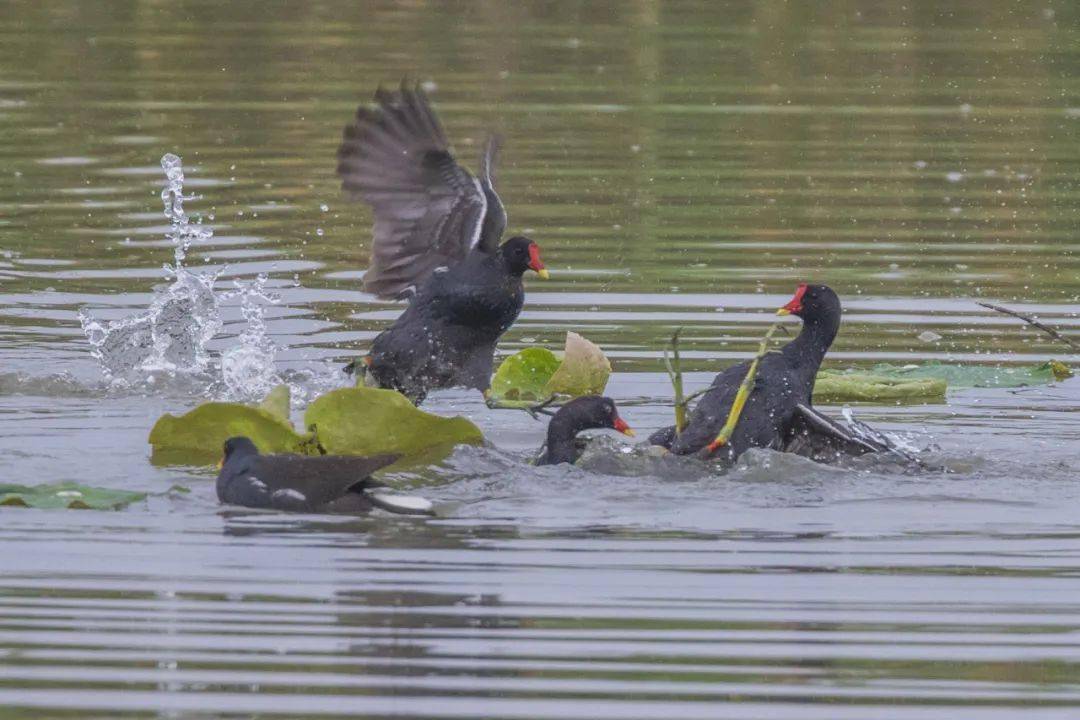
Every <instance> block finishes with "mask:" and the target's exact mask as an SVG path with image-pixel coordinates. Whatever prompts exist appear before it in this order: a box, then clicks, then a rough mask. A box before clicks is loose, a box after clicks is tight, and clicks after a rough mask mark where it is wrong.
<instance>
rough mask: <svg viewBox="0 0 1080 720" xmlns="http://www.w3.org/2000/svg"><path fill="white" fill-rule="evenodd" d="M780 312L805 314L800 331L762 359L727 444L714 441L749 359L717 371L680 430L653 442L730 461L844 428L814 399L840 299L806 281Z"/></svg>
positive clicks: (682, 452)
mask: <svg viewBox="0 0 1080 720" xmlns="http://www.w3.org/2000/svg"><path fill="white" fill-rule="evenodd" d="M777 314H778V315H795V316H797V317H799V318H802V321H803V326H802V331H801V332H800V333H799V336H798V337H796V338H795V339H794V340H792V341H791V342H789V343H788V344H787V345H785V346H784V347H783V348H781V349H780V350H779V351H775V352H770V353H768V354H766V355H765V356H764V357H762V358H761V360H760V363H759V365H758V369H757V375H756V380H755V383H754V386H753V389H752V391H751V392H750V395H749V397H748V398H747V401H746V405H745V407H744V408H743V410H742V414H741V416H740V418H739V421H738V424H737V425H736V426H735V429H734V431H733V432H732V435H731V437H730V438H729V439H728V441H727V443H726V444H724V445H722V446H720V447H715V446H714V444H713V441H714V440H715V439H716V437H717V434H718V433H719V432H720V430H721V428H722V427H723V426H724V423H725V422H726V421H727V419H728V415H729V413H730V412H731V408H732V404H733V403H734V401H735V397H736V395H737V394H738V391H739V386H740V384H741V383H742V381H743V378H745V377H746V373H747V371H748V370H749V368H750V362H743V363H739V364H738V365H734V366H732V367H729V368H728V369H726V370H724V371H723V372H722V373H720V374H719V375H717V376H716V379H715V380H713V383H712V386H711V387H710V389H709V390H708V391H707V392H706V393H705V394H704V395H703V396H702V397H701V400H700V401H698V404H697V406H696V407H695V408H694V411H693V413H692V414H691V415H690V419H689V421H688V422H687V425H686V427H685V428H684V429H683V431H682V432H681V433H678V434H677V435H676V433H675V429H674V428H671V427H669V428H664V429H661V430H659V431H657V432H656V433H654V434H653V435H652V437H650V438H649V440H650V442H652V443H653V444H654V445H662V446H664V447H667V448H668V449H670V450H671V452H673V453H675V454H677V455H692V454H694V453H699V452H703V451H704V452H705V453H709V454H711V455H712V457H713V458H714V459H721V460H726V461H729V462H730V461H733V460H734V459H735V458H737V457H738V456H739V455H741V454H742V453H743V452H745V451H746V450H748V449H749V448H752V447H758V448H772V449H776V450H784V449H786V447H787V446H788V445H789V444H791V443H792V442H793V441H794V440H795V439H796V438H799V437H803V438H804V437H805V436H806V435H807V434H808V433H825V434H828V435H835V433H839V432H841V430H840V429H839V428H837V427H836V423H835V422H833V421H830V420H828V418H825V417H824V416H821V415H820V414H818V413H817V412H816V411H815V410H814V409H813V405H812V404H811V396H812V394H813V390H814V380H815V378H816V377H817V373H818V369H819V368H820V367H821V361H822V360H823V359H824V358H825V353H826V352H827V351H828V349H829V346H831V345H832V342H833V339H834V338H835V337H836V333H837V331H838V330H839V329H840V314H841V307H840V299H839V298H838V297H837V295H836V293H835V292H833V291H832V289H831V288H829V287H827V286H825V285H806V284H802V285H799V287H798V289H797V290H796V292H795V296H794V297H793V298H792V299H791V301H790V302H788V303H787V304H786V305H784V306H783V307H782V308H780V309H779V310H778V311H777ZM836 439H837V441H839V440H840V438H839V437H837V438H836ZM848 439H850V438H848ZM853 447H854V446H853ZM860 447H861V446H860ZM868 451H870V450H867V449H865V448H863V449H862V450H861V452H868ZM855 454H860V453H855Z"/></svg>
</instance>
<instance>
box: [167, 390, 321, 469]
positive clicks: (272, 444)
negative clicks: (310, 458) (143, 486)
mask: <svg viewBox="0 0 1080 720" xmlns="http://www.w3.org/2000/svg"><path fill="white" fill-rule="evenodd" d="M236 435H244V436H246V437H249V438H251V440H252V442H254V443H255V446H256V447H258V448H259V451H260V452H264V453H306V454H313V453H317V452H318V450H317V449H316V448H314V447H313V445H312V444H311V442H310V439H309V438H306V437H303V436H300V435H298V434H297V433H296V431H295V430H293V427H292V425H290V424H289V422H288V420H284V419H282V418H281V417H279V416H278V415H276V414H274V413H272V412H270V411H268V410H265V409H263V408H261V407H250V406H248V405H241V404H239V403H221V402H211V403H206V404H205V405H200V406H199V407H197V408H195V409H194V410H192V411H191V412H189V413H186V414H184V415H181V416H180V417H176V416H175V415H168V414H166V415H163V416H162V417H161V418H160V419H158V421H157V422H156V423H155V424H154V427H153V429H152V430H150V445H151V446H152V449H153V452H152V455H151V461H152V462H154V463H157V464H175V465H211V464H213V463H216V462H217V461H218V460H220V459H221V447H222V445H224V444H225V441H226V440H228V439H229V438H231V437H233V436H236Z"/></svg>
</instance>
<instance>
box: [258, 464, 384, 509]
mask: <svg viewBox="0 0 1080 720" xmlns="http://www.w3.org/2000/svg"><path fill="white" fill-rule="evenodd" d="M259 460H260V461H262V460H265V461H266V463H267V467H266V470H265V471H262V470H263V468H261V467H260V466H259V463H258V462H257V463H256V464H255V467H254V475H255V476H256V477H257V478H258V479H259V480H261V481H262V482H264V483H265V484H266V485H267V491H268V492H269V493H270V494H271V495H273V494H274V493H275V492H277V491H289V490H292V491H294V492H295V493H298V494H299V496H303V497H302V500H301V498H300V497H299V496H297V500H300V501H301V502H302V503H303V504H305V505H307V506H309V507H318V506H319V505H324V504H326V503H329V502H332V501H334V500H337V499H338V498H340V497H341V496H343V495H344V494H345V493H347V492H349V491H350V490H351V489H352V488H353V486H355V485H358V484H359V483H361V482H362V481H363V480H365V479H367V478H368V476H370V475H371V473H373V472H375V471H376V470H379V469H381V468H384V467H386V466H387V465H389V464H391V463H392V462H394V461H395V460H397V456H396V455H375V456H373V457H360V456H357V457H348V456H340V455H332V456H330V455H328V456H323V457H307V456H302V455H264V456H261V457H260V458H259Z"/></svg>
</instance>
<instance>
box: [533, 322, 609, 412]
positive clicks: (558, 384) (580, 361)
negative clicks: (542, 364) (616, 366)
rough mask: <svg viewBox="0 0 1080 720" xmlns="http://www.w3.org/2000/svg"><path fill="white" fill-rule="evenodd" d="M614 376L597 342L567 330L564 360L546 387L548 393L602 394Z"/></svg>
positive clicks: (575, 395) (572, 394)
mask: <svg viewBox="0 0 1080 720" xmlns="http://www.w3.org/2000/svg"><path fill="white" fill-rule="evenodd" d="M609 377H611V363H610V362H609V361H608V359H607V357H606V356H605V355H604V352H603V351H602V350H601V349H600V347H599V346H597V345H596V344H595V343H592V342H589V341H588V340H586V339H585V338H583V337H581V336H580V335H578V334H577V333H576V332H568V333H566V351H565V352H564V353H563V359H562V363H560V364H559V368H558V369H557V370H556V371H555V374H554V375H552V376H551V379H550V380H548V382H547V386H546V387H545V388H544V390H545V392H546V394H547V395H570V396H572V397H579V396H581V395H601V394H603V392H604V388H606V387H607V383H608V378H609Z"/></svg>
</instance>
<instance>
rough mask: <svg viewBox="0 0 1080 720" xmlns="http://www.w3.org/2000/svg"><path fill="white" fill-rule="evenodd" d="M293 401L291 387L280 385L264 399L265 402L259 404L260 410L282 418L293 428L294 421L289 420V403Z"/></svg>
mask: <svg viewBox="0 0 1080 720" xmlns="http://www.w3.org/2000/svg"><path fill="white" fill-rule="evenodd" d="M291 399H292V397H291V393H290V391H289V386H288V385H278V386H277V387H275V388H274V389H273V390H271V391H270V392H269V393H268V394H267V395H266V397H265V398H263V401H262V402H261V403H259V408H261V409H263V410H265V411H266V412H268V413H270V414H271V415H273V416H274V417H278V418H281V419H282V420H284V421H285V422H287V423H289V425H290V426H291V425H292V420H291V419H290V418H289V410H290V407H289V403H290V400H291Z"/></svg>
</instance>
